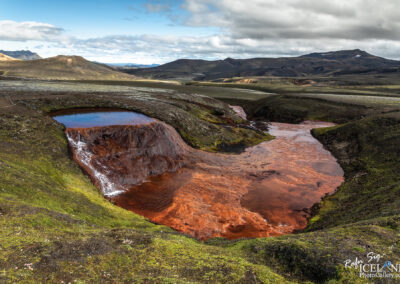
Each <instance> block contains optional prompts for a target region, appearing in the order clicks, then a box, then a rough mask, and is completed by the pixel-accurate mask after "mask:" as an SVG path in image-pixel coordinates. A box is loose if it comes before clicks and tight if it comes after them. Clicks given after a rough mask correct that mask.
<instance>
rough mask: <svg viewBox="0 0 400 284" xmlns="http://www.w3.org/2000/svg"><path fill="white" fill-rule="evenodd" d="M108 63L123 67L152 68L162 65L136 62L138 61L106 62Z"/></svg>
mask: <svg viewBox="0 0 400 284" xmlns="http://www.w3.org/2000/svg"><path fill="white" fill-rule="evenodd" d="M105 64H106V65H109V66H113V67H122V68H151V67H157V66H160V64H136V63H105Z"/></svg>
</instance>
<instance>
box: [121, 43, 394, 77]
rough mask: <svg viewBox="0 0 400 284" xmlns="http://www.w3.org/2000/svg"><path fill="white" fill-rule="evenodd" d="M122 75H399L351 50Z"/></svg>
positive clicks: (176, 65) (179, 64) (177, 65)
mask: <svg viewBox="0 0 400 284" xmlns="http://www.w3.org/2000/svg"><path fill="white" fill-rule="evenodd" d="M122 71H124V72H126V73H129V74H133V75H136V76H140V77H148V78H154V79H171V78H180V79H189V80H191V79H193V80H215V79H220V78H232V77H252V76H253V77H254V76H279V77H305V76H320V75H321V76H336V75H347V74H380V73H398V74H399V75H400V61H396V60H389V59H385V58H382V57H378V56H374V55H371V54H369V53H367V52H365V51H362V50H359V49H355V50H342V51H333V52H325V53H311V54H307V55H303V56H299V57H282V58H252V59H233V58H226V59H225V60H216V61H207V60H192V59H179V60H176V61H173V62H170V63H167V64H164V65H160V66H157V67H153V68H137V69H125V70H122Z"/></svg>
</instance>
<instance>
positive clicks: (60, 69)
mask: <svg viewBox="0 0 400 284" xmlns="http://www.w3.org/2000/svg"><path fill="white" fill-rule="evenodd" d="M0 75H2V76H5V77H18V78H35V79H48V80H132V79H134V78H135V77H134V76H131V75H128V74H126V73H122V72H119V71H117V70H115V69H114V68H112V67H110V66H107V65H104V64H99V63H95V62H91V61H88V60H86V59H84V58H83V57H80V56H63V55H59V56H56V57H50V58H45V59H38V60H9V61H0Z"/></svg>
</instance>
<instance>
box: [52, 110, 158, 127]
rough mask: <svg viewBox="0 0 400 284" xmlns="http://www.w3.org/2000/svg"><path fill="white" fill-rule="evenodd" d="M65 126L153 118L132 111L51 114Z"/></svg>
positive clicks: (139, 121)
mask: <svg viewBox="0 0 400 284" xmlns="http://www.w3.org/2000/svg"><path fill="white" fill-rule="evenodd" d="M53 118H54V119H55V120H57V121H58V122H60V123H62V124H64V125H65V127H67V128H89V127H99V126H110V125H138V124H148V123H151V122H153V121H154V119H153V118H151V117H148V116H146V115H144V114H141V113H136V112H133V111H97V112H96V111H93V112H85V113H71V114H62V115H55V116H53Z"/></svg>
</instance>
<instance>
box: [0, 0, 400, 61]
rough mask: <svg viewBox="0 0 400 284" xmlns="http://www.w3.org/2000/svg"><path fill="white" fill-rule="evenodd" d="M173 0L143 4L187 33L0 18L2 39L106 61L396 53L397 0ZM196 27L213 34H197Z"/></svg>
mask: <svg viewBox="0 0 400 284" xmlns="http://www.w3.org/2000/svg"><path fill="white" fill-rule="evenodd" d="M171 5H173V4H171V2H168V1H156V0H151V1H148V2H147V3H145V4H144V6H143V9H144V10H145V11H146V12H147V13H159V14H161V15H164V16H165V15H167V16H168V17H169V18H170V19H171V22H172V24H174V25H176V26H185V27H186V28H188V27H190V28H191V30H193V33H191V34H190V35H186V36H177V35H173V34H172V35H163V36H155V35H150V34H142V35H120V34H118V32H117V31H116V33H115V35H109V36H105V37H96V38H83V39H82V38H76V37H74V36H73V35H66V33H65V31H64V30H63V28H60V27H55V26H53V25H50V24H47V23H39V22H20V23H18V22H14V21H0V40H3V41H4V40H7V41H23V42H27V41H39V42H43V43H45V44H47V45H48V44H49V43H51V44H52V47H53V48H54V49H55V50H57V52H62V51H65V53H66V54H73V53H74V54H79V55H83V56H86V57H88V58H89V59H92V60H97V61H104V62H137V63H164V62H168V61H171V60H175V59H177V58H203V59H217V58H225V57H228V56H229V57H235V58H249V57H268V56H271V57H276V56H296V55H301V54H304V53H309V52H314V51H330V50H339V49H354V48H360V49H364V50H366V51H368V52H370V53H373V54H376V55H380V56H384V57H388V58H393V59H400V53H399V52H398V50H400V2H398V0H385V1H382V0H380V1H378V0H329V1H328V0H246V1H242V0H220V1H212V0H184V1H183V2H182V4H181V5H180V6H179V7H178V8H179V9H177V8H176V6H174V7H171ZM174 13H176V14H174ZM199 27H201V28H213V30H215V31H216V32H215V33H214V34H213V35H211V36H196V29H198V28H199ZM48 50H50V47H48ZM39 52H40V51H39Z"/></svg>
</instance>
